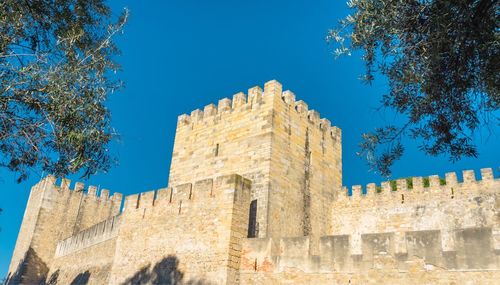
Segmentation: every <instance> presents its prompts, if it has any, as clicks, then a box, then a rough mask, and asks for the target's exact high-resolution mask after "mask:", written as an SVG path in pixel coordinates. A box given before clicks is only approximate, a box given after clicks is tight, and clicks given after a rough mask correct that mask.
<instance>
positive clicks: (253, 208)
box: [248, 200, 257, 238]
mask: <svg viewBox="0 0 500 285" xmlns="http://www.w3.org/2000/svg"><path fill="white" fill-rule="evenodd" d="M248 219H249V221H248V237H249V238H255V237H257V200H253V201H252V202H251V203H250V212H249V215H248Z"/></svg>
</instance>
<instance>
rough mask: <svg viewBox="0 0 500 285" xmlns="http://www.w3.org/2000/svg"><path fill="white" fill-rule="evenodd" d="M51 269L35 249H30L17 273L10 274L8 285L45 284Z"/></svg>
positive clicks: (6, 282) (20, 263)
mask: <svg viewBox="0 0 500 285" xmlns="http://www.w3.org/2000/svg"><path fill="white" fill-rule="evenodd" d="M48 272H49V268H48V267H47V265H46V264H45V262H43V260H42V259H41V258H40V257H39V256H38V254H37V253H36V251H35V250H34V249H33V248H31V247H30V248H29V249H28V250H27V251H26V253H25V254H24V258H23V259H22V260H21V261H20V262H19V265H18V266H17V269H16V271H15V272H10V273H9V275H8V276H7V280H6V281H5V284H6V285H15V284H44V283H45V278H46V277H47V274H48Z"/></svg>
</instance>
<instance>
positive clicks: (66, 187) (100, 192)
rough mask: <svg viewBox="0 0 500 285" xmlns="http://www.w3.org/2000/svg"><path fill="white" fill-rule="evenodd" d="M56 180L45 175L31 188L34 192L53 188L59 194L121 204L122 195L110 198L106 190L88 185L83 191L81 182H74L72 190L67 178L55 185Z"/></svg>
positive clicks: (83, 187) (51, 176)
mask: <svg viewBox="0 0 500 285" xmlns="http://www.w3.org/2000/svg"><path fill="white" fill-rule="evenodd" d="M57 180H58V179H57V178H56V177H55V176H53V175H47V176H46V177H44V178H42V179H41V180H40V181H39V182H38V183H37V184H35V185H34V186H33V189H34V190H38V189H48V188H52V187H54V188H55V189H56V190H57V191H59V192H61V193H67V194H68V193H69V194H77V195H82V196H83V197H89V198H93V199H94V200H98V201H101V202H108V201H114V202H116V203H121V202H122V199H123V195H122V194H121V193H118V192H115V193H113V195H112V196H111V197H110V196H109V192H110V191H109V190H108V189H99V188H98V187H97V186H94V185H89V186H88V187H87V190H86V191H85V184H84V183H83V182H75V184H74V186H73V188H71V187H70V186H71V180H70V179H67V178H62V179H61V181H60V182H59V183H57Z"/></svg>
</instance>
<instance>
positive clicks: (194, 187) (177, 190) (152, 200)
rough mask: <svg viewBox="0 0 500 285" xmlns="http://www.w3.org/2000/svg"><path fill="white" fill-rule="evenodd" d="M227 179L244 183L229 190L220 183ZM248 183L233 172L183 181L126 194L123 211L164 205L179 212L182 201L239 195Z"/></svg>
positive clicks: (196, 201)
mask: <svg viewBox="0 0 500 285" xmlns="http://www.w3.org/2000/svg"><path fill="white" fill-rule="evenodd" d="M228 181H231V183H233V182H236V183H239V184H242V185H245V187H240V188H236V189H229V190H228V189H225V188H223V187H222V184H223V183H227V182H228ZM250 184H251V181H250V180H248V179H245V178H242V177H241V176H239V175H235V174H234V175H226V176H219V177H217V178H215V179H212V178H208V179H202V180H198V181H195V182H194V183H184V184H181V185H177V186H174V187H168V188H161V189H158V190H152V191H147V192H142V193H137V194H133V195H128V196H126V197H125V205H124V208H123V211H133V210H136V209H146V208H153V207H156V206H161V205H164V206H172V207H175V209H178V210H179V214H181V213H182V212H183V211H181V207H182V203H184V204H185V203H207V200H208V199H213V200H220V199H224V198H227V196H228V194H229V195H230V196H231V197H232V195H236V196H238V195H241V193H239V191H243V189H248V188H249V187H250ZM230 190H231V191H230ZM233 191H234V192H233ZM208 201H210V200H208Z"/></svg>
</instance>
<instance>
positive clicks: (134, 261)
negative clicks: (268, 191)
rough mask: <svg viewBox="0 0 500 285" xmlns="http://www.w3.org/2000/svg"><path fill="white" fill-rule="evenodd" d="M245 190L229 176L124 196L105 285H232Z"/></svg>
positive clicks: (244, 211) (247, 198)
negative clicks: (194, 284) (186, 284)
mask: <svg viewBox="0 0 500 285" xmlns="http://www.w3.org/2000/svg"><path fill="white" fill-rule="evenodd" d="M212 182H213V183H212ZM250 188H251V184H250V181H249V180H246V179H243V178H242V177H241V176H239V175H229V176H222V177H218V178H216V179H215V180H214V181H212V180H203V181H199V182H193V183H189V184H183V185H179V186H176V187H173V188H167V189H162V190H159V191H157V192H156V193H155V192H154V191H152V192H146V193H141V194H139V195H132V196H128V197H126V202H125V208H124V211H123V213H122V217H121V226H120V231H119V235H118V239H117V241H116V243H117V244H116V253H115V259H114V263H113V267H112V270H111V278H110V283H111V284H143V283H153V284H176V283H173V282H174V281H175V282H180V281H185V282H188V281H191V282H199V284H205V283H213V284H235V283H237V282H238V278H239V277H238V272H239V260H240V257H239V255H240V253H241V240H242V239H243V238H245V237H246V233H247V226H248V212H249V205H250ZM141 282H142V283H141ZM169 282H172V283H169Z"/></svg>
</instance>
